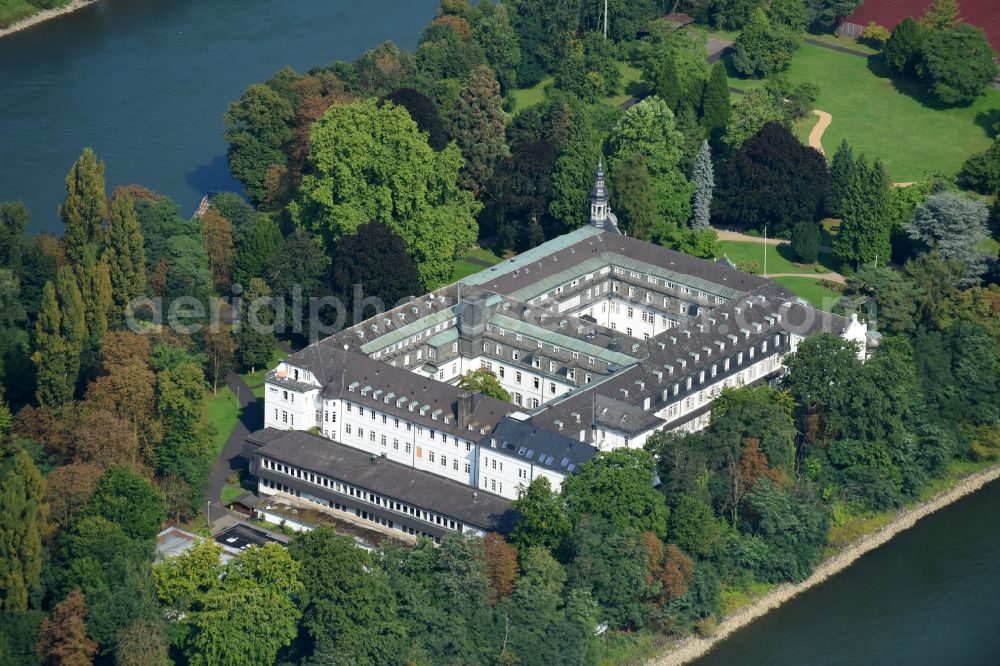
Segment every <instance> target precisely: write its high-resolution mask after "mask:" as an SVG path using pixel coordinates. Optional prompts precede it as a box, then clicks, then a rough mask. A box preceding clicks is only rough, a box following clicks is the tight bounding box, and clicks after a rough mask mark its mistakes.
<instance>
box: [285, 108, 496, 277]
mask: <svg viewBox="0 0 1000 666" xmlns="http://www.w3.org/2000/svg"><path fill="white" fill-rule="evenodd" d="M310 161H311V162H312V164H313V166H314V172H313V173H310V174H307V175H306V176H305V177H304V178H303V181H302V186H301V187H300V188H299V199H298V201H296V202H293V203H292V204H291V212H292V217H293V219H294V220H295V221H296V222H297V224H300V225H302V226H305V227H307V228H309V229H311V230H313V231H315V232H317V233H320V234H322V235H323V236H324V238H325V240H326V241H327V243H328V244H329V246H331V247H332V246H333V245H335V243H336V241H338V240H339V239H340V237H341V236H344V235H346V234H350V233H353V232H354V231H355V230H356V229H357V228H358V227H359V226H361V225H362V224H365V223H367V222H369V221H371V220H380V221H382V222H384V223H385V224H388V225H389V226H390V227H392V228H393V229H394V230H395V231H396V232H397V233H398V234H399V235H400V236H401V237H402V238H403V240H404V242H405V243H406V246H407V250H408V251H409V253H410V256H411V257H413V260H414V262H415V263H416V264H417V269H418V270H419V271H420V275H421V278H422V279H423V281H424V283H425V284H438V283H440V282H443V281H445V280H448V279H449V278H450V277H451V269H452V260H453V259H454V257H455V256H456V255H457V254H458V253H459V252H462V251H464V250H465V249H466V248H468V247H470V246H471V245H472V243H473V242H475V239H476V221H475V214H476V213H477V212H478V210H479V206H478V204H477V203H476V202H475V201H474V200H473V198H472V195H471V194H470V193H468V192H465V191H462V190H460V189H459V188H458V187H457V185H456V183H457V179H458V171H459V168H460V167H461V165H462V158H461V154H460V152H459V151H458V149H456V148H452V147H446V148H445V149H443V150H441V151H434V150H433V149H431V147H430V146H429V145H428V144H427V140H426V138H425V137H424V135H423V133H422V132H420V130H419V129H418V128H417V125H416V123H414V122H413V120H412V119H411V118H410V116H409V114H408V113H407V112H406V110H405V109H401V108H399V107H395V106H391V105H388V104H387V105H385V106H384V107H382V108H378V106H377V105H376V103H375V102H374V101H371V102H363V103H361V102H356V103H352V104H343V105H336V106H333V107H331V108H330V109H329V110H328V111H327V112H326V114H325V115H324V116H323V118H321V119H320V120H318V121H317V122H316V124H315V125H314V126H313V133H312V145H311V153H310ZM331 193H332V194H331Z"/></svg>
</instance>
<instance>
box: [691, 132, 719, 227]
mask: <svg viewBox="0 0 1000 666" xmlns="http://www.w3.org/2000/svg"><path fill="white" fill-rule="evenodd" d="M691 180H692V181H694V200H693V201H692V204H691V228H692V229H697V230H698V231H703V230H705V229H707V228H708V226H709V224H710V222H711V215H712V190H713V189H714V188H715V171H714V169H713V167H712V149H711V148H709V147H708V141H703V142H702V144H701V149H700V150H699V151H698V157H697V158H696V159H695V162H694V172H693V173H692V175H691Z"/></svg>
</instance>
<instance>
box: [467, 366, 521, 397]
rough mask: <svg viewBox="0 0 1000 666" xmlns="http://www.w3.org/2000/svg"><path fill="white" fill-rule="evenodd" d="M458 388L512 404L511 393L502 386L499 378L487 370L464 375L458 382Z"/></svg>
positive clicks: (480, 369) (481, 369) (471, 371)
mask: <svg viewBox="0 0 1000 666" xmlns="http://www.w3.org/2000/svg"><path fill="white" fill-rule="evenodd" d="M458 388H460V389H462V390H464V391H475V392H476V393H482V394H483V395H488V396H490V397H491V398H496V399H497V400H503V401H504V402H510V393H508V392H507V391H506V389H504V387H503V386H501V385H500V380H498V379H497V376H496V375H495V374H493V372H492V371H490V370H487V369H486V368H479V369H478V370H470V371H469V372H467V373H465V374H464V375H462V378H461V379H460V380H458Z"/></svg>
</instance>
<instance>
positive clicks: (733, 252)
mask: <svg viewBox="0 0 1000 666" xmlns="http://www.w3.org/2000/svg"><path fill="white" fill-rule="evenodd" d="M719 247H720V248H721V250H722V252H724V253H725V255H726V256H727V257H729V258H730V259H732V260H733V262H736V263H739V262H741V261H756V262H757V264H758V266H757V270H756V271H754V273H758V274H759V273H763V272H764V245H763V243H756V242H754V241H719ZM819 265H820V267H821V268H822V269H824V271H834V272H836V270H837V263H836V261H835V260H834V258H833V256H832V255H830V254H827V253H821V254H820V257H819ZM767 272H768V275H770V274H772V273H802V274H803V275H810V274H813V275H814V274H815V273H816V264H799V263H796V262H795V255H794V253H793V252H792V247H791V245H789V244H788V243H784V244H782V245H768V246H767Z"/></svg>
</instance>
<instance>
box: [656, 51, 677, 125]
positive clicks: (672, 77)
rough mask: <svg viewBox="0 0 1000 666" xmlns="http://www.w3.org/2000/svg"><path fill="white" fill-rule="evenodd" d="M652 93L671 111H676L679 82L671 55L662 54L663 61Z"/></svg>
mask: <svg viewBox="0 0 1000 666" xmlns="http://www.w3.org/2000/svg"><path fill="white" fill-rule="evenodd" d="M654 94H655V95H657V96H658V97H659V98H660V99H662V100H663V101H664V102H666V103H667V106H669V107H670V110H671V111H677V104H678V102H680V99H681V84H680V80H679V79H678V77H677V63H676V61H674V58H673V56H670V55H666V56H664V58H663V62H662V63H660V71H659V72H658V76H657V77H656V87H655V89H654Z"/></svg>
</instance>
